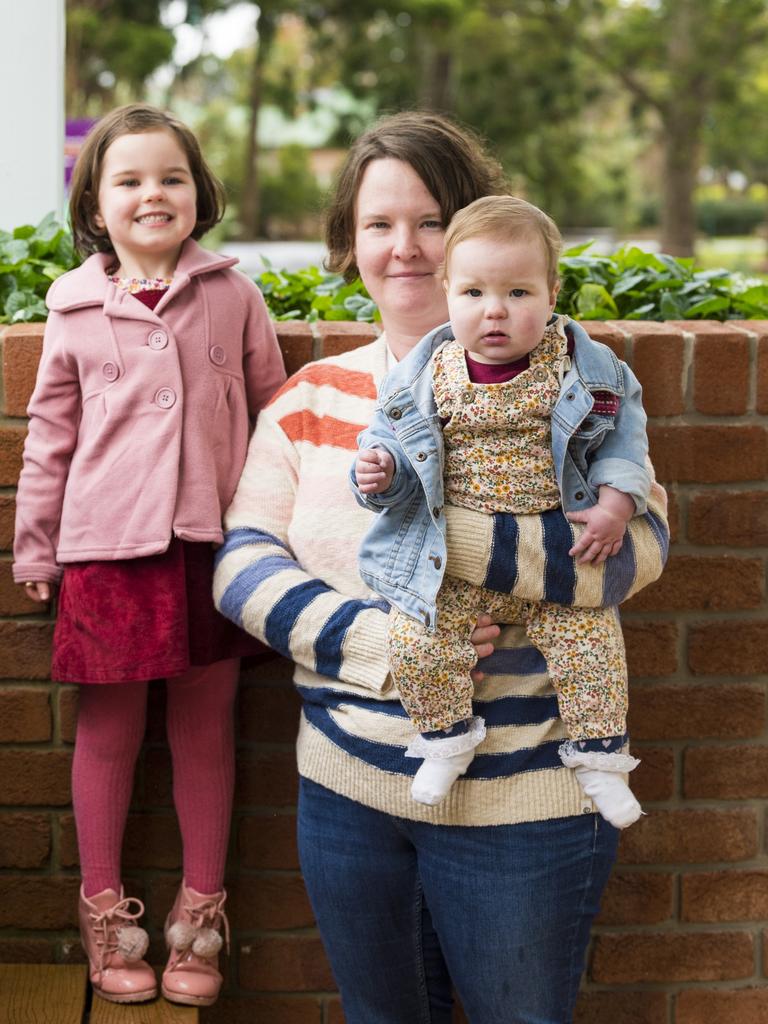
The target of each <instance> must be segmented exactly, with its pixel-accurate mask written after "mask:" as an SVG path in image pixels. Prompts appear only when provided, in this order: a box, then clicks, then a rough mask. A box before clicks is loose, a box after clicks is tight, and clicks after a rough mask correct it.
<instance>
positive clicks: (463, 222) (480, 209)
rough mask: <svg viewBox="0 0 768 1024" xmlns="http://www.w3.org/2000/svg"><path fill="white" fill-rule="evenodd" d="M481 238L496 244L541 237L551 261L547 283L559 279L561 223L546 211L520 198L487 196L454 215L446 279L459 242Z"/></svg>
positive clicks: (448, 240)
mask: <svg viewBox="0 0 768 1024" xmlns="http://www.w3.org/2000/svg"><path fill="white" fill-rule="evenodd" d="M479 236H482V237H484V238H485V237H488V238H492V239H494V240H496V241H510V240H512V239H522V238H540V239H541V242H542V244H543V246H544V256H545V258H546V261H547V284H548V285H549V287H550V288H554V286H555V285H556V284H557V281H558V279H559V274H558V260H559V259H560V251H561V249H562V246H563V239H562V236H561V235H560V231H559V229H558V227H557V224H555V222H554V221H553V220H552V218H551V217H548V216H547V215H546V213H544V211H543V210H540V209H539V208H538V206H534V205H533V204H532V203H528V202H526V201H525V199H518V198H517V196H484V197H483V198H482V199H476V200H475V201H474V202H473V203H470V204H469V206H465V207H464V209H463V210H459V211H458V212H457V213H456V214H454V216H453V219H452V221H451V223H450V225H449V227H448V230H447V231H446V233H445V260H444V261H443V276H444V277H446V278H447V277H448V276H449V267H450V262H451V253H452V252H453V250H454V248H455V247H456V246H457V245H458V244H459V242H466V241H467V239H469V238H477V237H479Z"/></svg>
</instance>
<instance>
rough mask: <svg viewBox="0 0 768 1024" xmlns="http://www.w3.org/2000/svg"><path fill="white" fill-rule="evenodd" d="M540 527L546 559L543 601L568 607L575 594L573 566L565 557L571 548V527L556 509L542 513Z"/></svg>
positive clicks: (574, 567)
mask: <svg viewBox="0 0 768 1024" xmlns="http://www.w3.org/2000/svg"><path fill="white" fill-rule="evenodd" d="M541 525H542V528H543V531H544V538H543V539H544V552H545V555H546V561H545V563H544V600H545V601H553V602H554V603H555V604H572V603H573V598H574V596H575V594H576V565H575V563H574V561H573V559H572V558H571V557H570V555H568V551H570V549H571V548H572V547H573V531H572V530H571V524H570V522H569V521H568V520H567V519H566V518H565V516H564V515H563V513H562V511H561V510H560V509H550V511H548V512H544V513H542V516H541ZM553 554H554V555H555V557H554V558H553V557H552V555H553Z"/></svg>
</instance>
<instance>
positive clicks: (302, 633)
mask: <svg viewBox="0 0 768 1024" xmlns="http://www.w3.org/2000/svg"><path fill="white" fill-rule="evenodd" d="M386 362H387V351H386V346H385V341H384V339H383V338H379V339H377V340H376V341H375V342H373V343H372V344H370V345H367V346H364V347H361V348H358V349H355V350H354V351H352V352H348V353H345V354H343V355H341V356H335V357H332V358H330V359H325V360H322V361H321V362H317V363H312V364H310V365H308V366H306V367H304V369H302V370H301V371H299V373H297V374H296V375H295V376H293V377H292V378H291V379H290V380H289V381H288V382H287V383H286V384H285V385H284V386H283V387H282V388H281V390H280V391H278V393H277V394H276V396H275V397H274V398H273V400H272V402H271V403H270V404H269V405H268V406H267V408H266V409H264V410H263V411H262V413H261V415H260V417H259V422H258V425H257V429H256V432H255V434H254V437H253V439H252V441H251V446H250V449H249V453H248V458H247V461H246V466H245V469H244V472H243V476H242V479H241V481H240V485H239V487H238V490H237V493H236V495H235V498H234V500H233V502H232V505H231V506H230V508H229V511H228V512H227V515H226V518H225V531H226V537H225V543H224V546H223V547H222V548H221V550H220V551H219V553H218V560H217V569H216V576H215V582H214V596H215V600H216V604H217V606H218V607H219V608H220V610H221V611H222V612H223V613H224V614H225V615H227V616H228V617H229V618H231V619H233V620H234V621H235V622H237V623H238V624H240V625H242V626H244V627H245V629H247V630H248V631H249V632H250V633H252V634H254V635H255V636H257V637H259V638H260V639H262V640H264V641H265V642H266V643H268V644H269V645H270V646H271V647H273V648H274V649H275V650H277V651H279V652H280V653H281V654H283V655H285V656H286V657H288V658H291V659H292V660H293V661H294V662H295V675H294V678H295V682H296V685H297V686H298V688H299V691H300V693H301V695H302V697H303V699H304V704H303V712H302V717H301V725H300V730H299V739H298V765H299V771H300V773H301V774H302V775H304V776H306V777H307V778H309V779H312V780H313V781H315V782H317V783H319V784H321V785H323V786H326V787H327V788H329V789H331V790H334V791H335V792H337V793H341V794H342V795H344V796H347V797H350V798H351V799H353V800H357V801H359V802H361V803H363V804H366V805H368V806H370V807H374V808H377V809H379V810H383V811H386V812H388V813H391V814H395V815H399V816H401V817H404V818H412V819H420V820H425V821H431V822H434V823H437V824H454V825H493V824H505V823H512V822H518V821H532V820H539V819H544V818H552V817H563V816H567V815H572V814H581V813H584V812H585V811H591V810H593V808H592V805H591V802H590V801H589V800H588V799H586V798H585V797H584V795H583V793H582V792H581V789H580V787H579V785H578V784H577V783H576V781H575V779H574V777H573V773H572V772H571V770H570V769H567V768H564V767H563V766H562V764H561V762H560V759H559V757H558V754H557V748H558V745H559V744H560V742H561V741H562V740H563V739H564V738H565V736H566V733H565V729H564V728H563V725H562V722H561V720H560V718H559V716H558V711H557V699H556V697H555V694H554V691H553V690H552V688H551V685H550V683H549V679H548V677H547V672H546V664H545V662H544V659H543V658H542V656H541V654H540V653H539V652H538V651H537V650H536V649H535V648H534V647H532V646H531V645H530V642H529V641H528V639H527V637H526V635H525V632H524V631H523V629H522V628H521V627H519V626H510V627H507V628H506V629H504V631H503V633H502V637H501V641H500V643H499V645H498V647H497V650H496V651H495V653H494V654H493V655H492V656H491V657H490V658H487V659H485V661H484V662H483V663H482V666H481V667H482V669H483V671H484V673H485V679H484V680H483V681H482V683H480V684H479V685H478V687H477V692H476V712H475V713H476V714H479V715H482V717H483V718H484V719H485V721H486V725H487V727H488V734H487V738H486V740H485V741H484V742H483V744H482V745H481V746H480V747H479V748H478V755H477V757H476V758H475V760H474V761H473V763H472V765H471V766H470V769H469V771H468V772H467V775H466V776H465V777H464V778H462V779H461V780H459V782H458V783H457V784H456V785H455V786H454V787H453V789H452V790H451V794H450V796H449V797H448V799H447V800H445V801H444V802H443V803H442V804H440V805H438V806H437V807H427V806H425V805H423V804H418V803H416V802H415V801H414V800H413V799H412V798H411V796H410V783H411V780H412V776H413V774H414V772H415V770H416V768H417V767H418V762H416V761H414V760H413V759H411V758H406V757H404V753H405V748H406V747H407V745H408V743H409V741H410V739H411V736H412V731H413V727H412V726H411V724H410V722H409V720H408V718H407V716H406V715H405V712H404V711H403V709H402V707H401V705H400V702H399V700H398V697H397V691H396V689H395V688H394V686H393V685H392V681H391V678H390V677H389V674H388V670H387V664H386V657H385V652H386V644H385V636H386V622H387V606H386V604H385V603H384V602H382V601H381V600H380V599H377V598H376V596H375V595H374V594H372V593H371V592H370V591H369V590H368V589H367V588H366V586H365V585H364V584H363V583H362V581H361V579H360V577H359V576H358V573H357V550H358V546H359V543H360V540H361V539H362V536H363V534H364V532H365V530H366V528H367V526H368V522H369V516H370V515H371V513H369V512H368V511H366V510H364V509H362V508H360V507H359V506H358V505H357V503H356V502H355V500H354V498H353V496H352V494H351V491H350V489H349V486H348V482H347V479H348V473H349V467H350V464H351V461H352V458H353V456H354V452H355V451H356V437H357V434H358V433H359V432H360V431H361V430H362V429H363V427H365V426H367V424H368V421H369V419H370V417H371V415H372V412H373V408H374V403H375V399H376V392H377V387H378V384H379V383H380V381H381V379H382V378H383V376H384V374H385V371H386V368H387V367H386ZM546 515H547V516H549V517H550V518H549V520H548V521H547V522H543V517H542V520H539V517H536V516H527V517H526V516H523V517H520V518H519V519H518V520H516V521H510V520H509V519H506V518H499V517H491V516H484V515H482V514H481V513H477V512H472V511H469V510H465V509H453V510H450V519H449V520H448V524H449V525H448V562H449V566H450V568H451V571H452V572H453V574H454V575H461V576H463V577H464V578H467V579H471V580H472V581H473V582H478V583H482V584H484V585H486V586H490V587H492V588H493V589H500V590H507V589H510V588H512V587H513V585H514V591H513V592H514V593H516V594H518V595H519V596H522V597H529V598H540V597H542V596H544V597H553V595H554V594H555V593H557V594H558V595H559V596H558V597H556V598H554V599H556V600H570V601H573V600H574V599H576V600H578V602H579V603H584V604H601V603H603V602H604V600H605V598H606V595H610V597H611V601H610V603H615V601H616V600H618V599H619V598H621V597H625V596H628V595H629V594H630V593H632V592H634V590H636V589H639V587H640V586H642V585H645V584H646V583H648V582H650V581H651V580H652V579H654V578H656V576H658V575H659V573H660V572H661V568H662V566H663V563H664V559H665V557H666V547H667V541H668V533H667V527H666V521H665V519H664V515H665V496H664V492H663V490H662V489H661V488H659V487H658V486H656V487H655V489H654V494H653V495H652V498H651V511H649V513H648V514H647V515H646V516H644V517H639V518H637V519H636V520H634V521H633V524H632V529H631V531H630V532H628V534H627V537H626V538H625V548H627V549H628V550H627V555H626V556H625V557H624V558H623V559H621V560H620V559H619V558H614V559H609V560H608V562H606V563H605V568H603V567H600V568H595V567H585V568H582V567H579V568H578V570H576V569H574V565H573V562H572V560H571V559H569V558H568V557H567V550H568V548H569V547H570V546H571V545H572V543H573V535H574V534H573V530H574V529H579V528H578V527H575V528H572V527H571V526H570V525H569V524H567V521H566V520H565V519H564V518H563V517H562V515H560V514H559V513H547V514H546ZM515 524H516V525H515Z"/></svg>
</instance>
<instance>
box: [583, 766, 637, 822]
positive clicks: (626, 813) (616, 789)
mask: <svg viewBox="0 0 768 1024" xmlns="http://www.w3.org/2000/svg"><path fill="white" fill-rule="evenodd" d="M574 772H575V773H576V778H577V779H578V780H579V785H580V786H581V788H582V789H583V790H584V792H585V793H586V795H587V796H588V797H590V798H591V799H592V800H594V802H595V806H596V807H597V809H598V811H599V812H600V813H601V814H602V816H603V817H604V818H605V820H606V821H608V822H610V823H611V825H613V826H614V827H615V828H627V826H628V825H631V824H632V823H633V822H635V821H637V819H638V818H639V817H640V816H641V814H642V813H643V809H642V808H641V806H640V804H639V803H638V802H637V800H636V799H635V797H634V796H633V795H632V790H631V789H630V788H629V786H628V785H627V784H626V782H625V781H624V779H623V778H622V777H621V775H619V774H617V773H616V772H609V771H601V770H600V769H599V768H583V767H579V768H575V769H574Z"/></svg>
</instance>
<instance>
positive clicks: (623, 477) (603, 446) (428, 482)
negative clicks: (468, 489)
mask: <svg viewBox="0 0 768 1024" xmlns="http://www.w3.org/2000/svg"><path fill="white" fill-rule="evenodd" d="M565 329H566V332H567V333H569V335H570V336H571V337H572V338H573V340H574V352H573V358H572V360H571V366H570V368H569V369H568V370H567V371H566V373H565V375H564V377H563V381H562V386H561V390H560V397H559V398H558V400H557V402H556V403H555V407H554V409H553V410H552V455H553V459H554V464H555V475H556V478H557V483H558V487H559V489H560V495H561V500H562V505H563V509H564V510H565V511H566V512H572V511H576V510H578V509H584V508H590V507H591V506H592V505H594V504H595V503H596V502H597V498H598V489H599V487H600V485H601V484H609V485H610V486H611V487H615V488H616V489H617V490H620V491H623V492H624V493H626V494H629V495H631V496H632V498H633V499H634V501H635V505H636V506H637V508H636V514H642V513H643V512H645V508H646V500H647V497H648V493H649V490H650V485H651V477H650V473H649V472H648V470H647V468H646V456H647V454H648V440H647V437H646V433H645V422H646V416H645V412H644V411H643V407H642V404H641V398H640V396H641V388H640V383H639V382H638V380H637V378H636V377H635V376H634V374H633V373H632V371H631V370H630V369H629V367H628V366H627V365H626V363H623V362H622V361H621V360H620V359H618V358H617V357H616V356H615V355H614V353H613V352H612V351H611V349H609V348H608V347H607V346H606V345H602V344H600V343H599V342H596V341H593V340H592V339H591V338H590V337H589V335H588V334H587V332H586V331H585V330H584V328H583V327H581V326H580V325H579V324H578V323H576V322H575V321H572V320H568V321H567V322H566V327H565ZM452 338H453V331H452V329H451V325H450V323H447V324H443V326H441V327H437V328H435V330H433V331H431V332H430V333H429V334H428V335H426V337H424V338H422V340H421V341H420V342H419V344H418V345H417V346H416V347H415V348H414V349H413V350H412V351H411V352H409V353H408V355H407V357H406V358H405V359H403V360H402V362H400V363H398V365H397V366H396V367H395V368H394V369H393V370H392V371H391V372H390V373H389V374H388V375H387V376H386V378H385V379H384V381H383V383H382V386H381V388H380V390H379V397H378V400H377V403H376V410H375V412H374V416H373V420H372V422H371V425H370V426H369V427H368V429H367V430H364V431H363V432H362V433H361V434H360V436H359V437H358V439H357V441H358V445H359V447H360V448H385V449H386V450H387V451H388V452H389V453H390V455H391V456H392V458H393V459H394V462H395V472H394V476H393V478H392V483H391V485H390V487H389V489H388V490H387V491H385V492H384V493H383V494H366V495H363V494H360V492H359V490H358V489H357V482H356V480H355V474H354V467H353V469H352V471H351V474H350V478H351V484H352V488H353V491H354V492H355V496H356V497H357V500H358V502H359V503H360V504H361V505H363V506H364V507H365V508H368V509H371V510H372V511H374V512H377V513H379V515H377V516H376V518H375V519H374V522H373V524H372V526H371V527H370V529H369V530H368V532H367V534H366V535H365V537H364V538H363V543H362V545H361V548H360V556H359V558H360V574H361V576H362V577H363V579H364V580H365V582H366V583H367V584H368V585H369V586H370V587H371V588H372V589H373V590H374V591H375V592H376V593H378V594H380V595H381V596H382V597H385V598H387V600H389V601H391V602H392V603H393V604H394V605H396V606H397V607H398V608H400V609H401V610H402V611H403V612H405V613H406V614H407V615H410V616H412V617H413V618H416V619H419V620H420V621H422V622H423V623H424V624H425V625H426V626H427V627H428V628H429V629H430V630H434V627H435V616H436V609H435V601H436V598H437V592H438V590H439V589H440V585H441V583H442V580H443V576H444V574H445V561H446V543H445V516H444V515H443V501H444V498H443V436H442V429H441V424H440V420H439V417H438V414H437V407H436V404H435V399H434V395H433V392H432V367H431V358H432V354H433V353H434V352H435V350H436V349H437V348H438V347H439V346H440V345H442V344H443V343H444V342H446V341H449V340H450V339H452ZM595 391H609V392H611V393H612V394H614V395H616V396H617V397H618V398H619V405H618V412H617V413H616V414H615V416H610V415H604V414H599V415H598V414H594V413H592V407H593V405H594V402H595V400H594V397H593V392H595Z"/></svg>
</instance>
